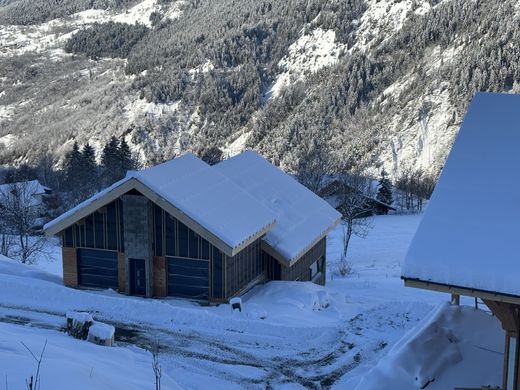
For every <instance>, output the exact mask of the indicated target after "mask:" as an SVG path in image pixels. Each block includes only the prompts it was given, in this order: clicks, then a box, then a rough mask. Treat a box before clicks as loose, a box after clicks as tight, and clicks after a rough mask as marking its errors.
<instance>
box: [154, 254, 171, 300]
mask: <svg viewBox="0 0 520 390" xmlns="http://www.w3.org/2000/svg"><path fill="white" fill-rule="evenodd" d="M166 271H167V268H166V258H165V257H161V256H154V258H153V295H154V297H166V296H167V295H168V283H167V272H166Z"/></svg>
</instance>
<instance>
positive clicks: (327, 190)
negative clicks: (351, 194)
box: [319, 178, 396, 217]
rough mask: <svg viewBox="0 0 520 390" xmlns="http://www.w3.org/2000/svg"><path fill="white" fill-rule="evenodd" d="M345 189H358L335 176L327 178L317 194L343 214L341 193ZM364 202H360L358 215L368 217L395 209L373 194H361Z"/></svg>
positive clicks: (369, 182)
mask: <svg viewBox="0 0 520 390" xmlns="http://www.w3.org/2000/svg"><path fill="white" fill-rule="evenodd" d="M368 185H369V186H370V185H371V181H370V180H368ZM345 191H358V192H359V189H354V188H348V184H346V183H343V182H342V181H341V180H339V179H337V178H328V179H327V181H326V184H325V185H324V186H323V188H322V189H321V190H320V192H319V195H320V196H321V197H322V198H323V199H325V200H326V201H327V202H328V203H329V204H330V205H331V206H332V207H334V208H335V209H336V210H338V211H339V212H340V213H342V214H344V212H343V211H342V209H343V208H344V206H345V205H344V204H343V201H342V196H341V195H340V194H341V193H343V192H345ZM363 197H364V199H365V202H364V203H363V204H360V210H359V217H368V216H371V215H374V214H375V215H383V214H388V212H389V211H395V210H396V209H395V208H394V207H392V206H391V205H388V204H386V203H383V202H381V201H379V200H377V199H376V198H375V196H369V195H365V194H363Z"/></svg>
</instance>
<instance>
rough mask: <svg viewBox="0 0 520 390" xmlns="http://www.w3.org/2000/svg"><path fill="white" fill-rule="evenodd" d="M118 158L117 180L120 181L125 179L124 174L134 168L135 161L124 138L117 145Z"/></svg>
mask: <svg viewBox="0 0 520 390" xmlns="http://www.w3.org/2000/svg"><path fill="white" fill-rule="evenodd" d="M118 157H119V163H120V171H119V176H120V177H119V179H122V178H123V177H125V175H126V172H128V171H131V170H134V169H135V168H136V164H135V161H134V159H133V158H132V152H130V147H129V146H128V144H127V143H126V141H125V139H124V138H122V139H121V143H120V144H119V148H118Z"/></svg>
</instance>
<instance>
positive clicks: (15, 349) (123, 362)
mask: <svg viewBox="0 0 520 390" xmlns="http://www.w3.org/2000/svg"><path fill="white" fill-rule="evenodd" d="M45 342H47V345H46V348H45V351H44V354H43V359H42V364H41V369H40V371H41V377H40V383H41V388H42V389H71V388H74V389H78V390H83V389H85V390H90V389H99V390H102V389H107V390H109V389H135V390H142V389H152V388H153V383H154V374H153V371H152V369H151V366H152V358H151V354H150V353H149V352H147V351H145V350H143V349H141V348H137V347H126V348H110V347H101V346H97V345H94V344H91V343H88V342H86V341H80V340H76V339H73V338H71V337H69V336H67V335H66V334H65V333H60V332H56V331H54V330H47V329H38V328H33V327H30V326H19V325H14V324H8V323H0V376H1V377H2V382H3V383H6V388H9V389H23V388H25V380H26V379H28V378H29V377H30V376H34V375H35V372H36V362H35V361H34V359H33V357H32V356H31V354H30V352H29V351H28V350H27V349H26V348H25V347H24V346H23V344H22V343H24V344H25V345H26V346H27V347H28V348H29V349H30V350H31V351H32V352H33V353H34V354H35V355H36V356H38V357H39V356H40V353H41V351H42V349H43V347H44V345H45ZM162 385H163V388H165V389H178V388H179V386H177V385H176V384H175V382H174V381H173V380H172V379H171V378H170V377H169V375H167V374H164V375H163V378H162Z"/></svg>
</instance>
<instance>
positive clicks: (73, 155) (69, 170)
mask: <svg viewBox="0 0 520 390" xmlns="http://www.w3.org/2000/svg"><path fill="white" fill-rule="evenodd" d="M81 160H82V159H81V153H80V151H79V146H78V143H77V142H74V145H73V146H72V150H71V151H70V152H69V153H67V155H66V156H65V186H66V189H67V190H68V191H70V192H71V193H73V197H74V198H76V196H75V195H77V191H78V189H79V187H80V185H81V182H80V177H81V175H82V172H81V168H82V166H81V165H82V164H81Z"/></svg>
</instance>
